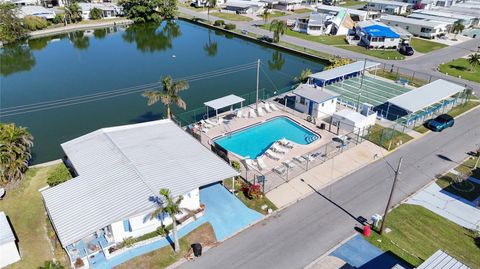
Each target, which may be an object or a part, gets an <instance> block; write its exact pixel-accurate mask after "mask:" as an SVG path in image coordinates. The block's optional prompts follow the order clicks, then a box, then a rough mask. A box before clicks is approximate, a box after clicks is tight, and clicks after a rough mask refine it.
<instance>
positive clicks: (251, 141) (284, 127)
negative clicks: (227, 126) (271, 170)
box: [215, 117, 318, 159]
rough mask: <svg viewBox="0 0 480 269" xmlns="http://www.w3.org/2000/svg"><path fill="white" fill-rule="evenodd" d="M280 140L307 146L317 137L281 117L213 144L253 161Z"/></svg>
mask: <svg viewBox="0 0 480 269" xmlns="http://www.w3.org/2000/svg"><path fill="white" fill-rule="evenodd" d="M282 138H286V139H287V140H289V141H292V142H295V143H297V144H300V145H308V144H310V143H312V142H313V141H315V140H317V139H318V135H316V134H314V133H313V132H311V131H310V130H307V129H305V128H303V127H302V126H300V125H298V124H296V123H295V122H293V121H291V120H289V119H288V118H284V117H282V118H277V119H273V120H270V121H267V122H265V123H262V124H260V125H257V126H254V127H250V128H247V129H245V130H243V131H240V132H238V133H235V134H233V135H231V136H227V137H224V138H220V139H218V140H215V143H217V144H219V145H220V146H222V147H223V148H224V149H226V150H228V151H231V152H234V153H236V154H238V155H240V156H243V157H250V158H251V159H255V158H257V157H258V156H260V155H262V154H263V153H264V152H265V151H266V150H267V149H268V148H270V147H271V146H272V144H273V143H274V142H275V141H278V140H280V139H282Z"/></svg>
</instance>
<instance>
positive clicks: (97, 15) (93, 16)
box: [89, 7, 102, 20]
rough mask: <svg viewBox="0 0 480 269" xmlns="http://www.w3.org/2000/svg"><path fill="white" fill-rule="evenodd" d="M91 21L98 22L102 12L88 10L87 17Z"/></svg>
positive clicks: (94, 9)
mask: <svg viewBox="0 0 480 269" xmlns="http://www.w3.org/2000/svg"><path fill="white" fill-rule="evenodd" d="M89 17H90V19H91V20H99V19H101V18H102V11H101V10H100V9H99V8H96V7H94V8H92V9H90V15H89Z"/></svg>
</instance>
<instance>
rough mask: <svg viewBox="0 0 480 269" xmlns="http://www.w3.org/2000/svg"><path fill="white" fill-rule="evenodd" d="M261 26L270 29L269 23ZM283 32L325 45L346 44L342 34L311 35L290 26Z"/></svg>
mask: <svg viewBox="0 0 480 269" xmlns="http://www.w3.org/2000/svg"><path fill="white" fill-rule="evenodd" d="M262 28H263V29H265V30H270V24H264V25H262ZM285 34H286V35H289V36H293V37H297V38H301V39H305V40H308V41H313V42H318V43H322V44H325V45H345V44H347V42H346V41H345V37H344V36H330V35H321V36H312V35H307V34H304V33H299V32H296V31H293V30H291V29H290V28H287V29H286V30H285Z"/></svg>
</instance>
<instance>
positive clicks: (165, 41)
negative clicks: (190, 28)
mask: <svg viewBox="0 0 480 269" xmlns="http://www.w3.org/2000/svg"><path fill="white" fill-rule="evenodd" d="M159 26H160V23H144V24H134V25H131V26H129V27H128V28H127V29H125V31H124V34H123V35H122V38H123V40H125V41H127V42H128V43H132V42H135V43H136V44H137V49H139V50H140V51H142V52H154V51H162V50H166V49H169V48H171V47H172V40H173V39H174V38H177V37H179V36H181V35H182V32H181V31H180V27H179V26H178V24H177V23H175V22H173V21H171V20H168V21H166V22H165V25H164V26H163V28H162V29H161V30H160V31H159V29H158V27H159Z"/></svg>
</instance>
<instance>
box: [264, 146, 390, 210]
mask: <svg viewBox="0 0 480 269" xmlns="http://www.w3.org/2000/svg"><path fill="white" fill-rule="evenodd" d="M375 154H377V156H378V158H381V157H382V156H383V155H386V154H387V150H385V149H383V148H380V147H378V146H376V145H375V144H373V143H371V142H370V141H364V142H363V143H361V144H360V145H358V146H356V147H354V148H352V149H350V150H348V151H346V152H344V153H342V154H340V155H338V156H336V157H335V158H333V159H330V160H328V161H326V162H325V163H323V164H321V165H319V166H317V167H315V168H312V169H310V170H308V171H306V172H305V173H303V174H301V175H300V176H298V177H296V178H293V179H292V180H290V181H288V182H287V183H284V184H282V185H280V186H279V187H277V188H275V189H273V190H271V191H270V192H268V193H267V194H266V195H267V198H268V199H270V201H272V202H273V203H274V204H275V205H276V206H277V207H278V208H282V207H285V206H288V205H290V204H292V203H295V202H296V201H298V200H300V199H302V198H304V197H306V196H308V195H309V194H311V193H313V190H312V188H310V187H309V186H308V185H307V184H306V183H308V184H309V185H311V186H312V187H314V188H315V189H320V188H322V187H324V186H326V185H328V184H331V183H333V182H335V181H337V180H339V179H340V178H342V177H344V176H346V175H348V174H350V173H353V172H355V171H356V170H358V169H360V168H362V167H364V166H366V165H368V164H370V163H372V162H373V161H375V160H376V159H374V155H375ZM302 179H303V180H304V181H305V182H302V181H301V180H302Z"/></svg>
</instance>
